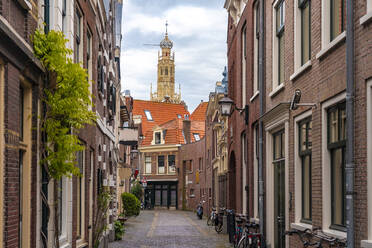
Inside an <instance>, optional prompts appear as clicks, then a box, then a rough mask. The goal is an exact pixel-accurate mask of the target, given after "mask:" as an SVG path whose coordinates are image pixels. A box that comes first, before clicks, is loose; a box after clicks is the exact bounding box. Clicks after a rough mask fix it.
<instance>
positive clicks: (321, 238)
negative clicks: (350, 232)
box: [285, 228, 346, 248]
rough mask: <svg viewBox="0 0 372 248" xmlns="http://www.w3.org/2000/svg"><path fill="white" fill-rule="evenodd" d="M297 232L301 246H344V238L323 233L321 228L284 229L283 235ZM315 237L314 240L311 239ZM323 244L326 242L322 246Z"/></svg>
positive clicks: (318, 247) (339, 247)
mask: <svg viewBox="0 0 372 248" xmlns="http://www.w3.org/2000/svg"><path fill="white" fill-rule="evenodd" d="M293 234H297V235H298V237H299V238H300V240H301V242H302V244H303V247H315V248H323V247H332V248H343V247H346V239H339V238H336V237H333V236H330V235H328V234H326V233H324V232H323V231H322V230H321V228H314V229H312V230H311V229H305V230H302V231H301V230H290V231H286V232H285V235H289V236H291V235H293ZM314 239H315V241H313V240H314ZM323 244H327V245H326V246H323Z"/></svg>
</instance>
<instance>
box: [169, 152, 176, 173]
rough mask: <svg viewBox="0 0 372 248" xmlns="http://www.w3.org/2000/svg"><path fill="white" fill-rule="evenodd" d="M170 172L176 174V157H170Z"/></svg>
mask: <svg viewBox="0 0 372 248" xmlns="http://www.w3.org/2000/svg"><path fill="white" fill-rule="evenodd" d="M168 172H169V173H175V172H176V155H168Z"/></svg>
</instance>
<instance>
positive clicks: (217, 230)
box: [214, 222, 222, 233]
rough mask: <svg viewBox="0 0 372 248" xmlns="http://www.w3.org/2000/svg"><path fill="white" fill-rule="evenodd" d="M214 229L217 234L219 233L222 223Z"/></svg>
mask: <svg viewBox="0 0 372 248" xmlns="http://www.w3.org/2000/svg"><path fill="white" fill-rule="evenodd" d="M214 229H215V230H216V232H217V233H220V232H221V231H222V222H219V223H218V224H217V225H216V226H215V228H214Z"/></svg>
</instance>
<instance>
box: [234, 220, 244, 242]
mask: <svg viewBox="0 0 372 248" xmlns="http://www.w3.org/2000/svg"><path fill="white" fill-rule="evenodd" d="M245 222H246V216H245V215H242V214H236V215H235V233H234V238H233V243H234V247H238V244H239V241H240V239H241V237H242V236H243V232H244V225H243V224H244V223H245Z"/></svg>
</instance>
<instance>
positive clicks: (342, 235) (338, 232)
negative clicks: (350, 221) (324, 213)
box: [323, 229, 346, 239]
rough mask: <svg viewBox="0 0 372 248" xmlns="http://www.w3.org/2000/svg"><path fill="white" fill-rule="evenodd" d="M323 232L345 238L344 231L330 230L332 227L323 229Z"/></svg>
mask: <svg viewBox="0 0 372 248" xmlns="http://www.w3.org/2000/svg"><path fill="white" fill-rule="evenodd" d="M323 232H324V233H325V234H327V235H329V236H332V237H335V238H338V239H345V238H346V232H341V231H337V230H332V229H326V230H323Z"/></svg>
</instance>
